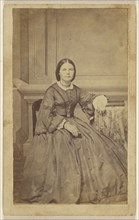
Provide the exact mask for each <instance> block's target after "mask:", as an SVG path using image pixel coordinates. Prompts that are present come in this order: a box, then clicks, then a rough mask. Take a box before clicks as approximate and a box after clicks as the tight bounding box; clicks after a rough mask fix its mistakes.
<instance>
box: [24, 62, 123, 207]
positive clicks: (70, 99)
mask: <svg viewBox="0 0 139 220" xmlns="http://www.w3.org/2000/svg"><path fill="white" fill-rule="evenodd" d="M75 76H76V68H75V64H74V63H73V61H71V60H70V59H62V60H61V61H60V62H59V63H58V65H57V68H56V79H57V82H56V83H54V84H53V85H51V86H50V87H49V88H48V89H47V90H46V92H45V95H44V98H43V101H42V103H41V107H40V109H39V114H38V120H37V124H36V130H35V136H34V138H33V143H32V149H31V151H30V153H29V155H28V156H27V158H26V161H25V166H24V180H23V187H22V199H23V200H24V201H28V202H38V203H72V204H73V203H78V204H79V203H105V201H107V202H109V203H110V202H111V201H112V200H111V198H113V201H122V200H125V201H126V196H127V165H126V161H127V156H126V150H125V149H124V147H123V146H117V145H116V144H115V143H114V142H113V141H112V140H111V139H110V138H108V137H106V136H103V135H102V134H99V133H98V132H97V131H96V130H95V129H94V128H93V126H92V123H91V122H92V121H93V118H94V107H93V104H92V101H93V99H94V98H95V95H93V94H89V95H85V94H84V93H83V92H82V90H81V89H80V88H78V87H77V86H76V85H74V84H72V81H73V80H74V78H75ZM77 103H79V104H80V106H81V108H82V110H83V112H84V113H85V114H86V116H87V117H88V119H89V122H90V123H86V122H84V121H82V120H81V119H79V118H78V117H75V116H74V110H75V108H76V105H77Z"/></svg>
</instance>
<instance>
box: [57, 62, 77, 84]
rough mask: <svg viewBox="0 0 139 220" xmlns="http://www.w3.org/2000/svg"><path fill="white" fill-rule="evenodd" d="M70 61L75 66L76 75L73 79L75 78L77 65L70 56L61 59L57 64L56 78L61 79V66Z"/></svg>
mask: <svg viewBox="0 0 139 220" xmlns="http://www.w3.org/2000/svg"><path fill="white" fill-rule="evenodd" d="M67 62H68V63H70V64H72V66H73V68H74V76H73V78H72V80H71V81H73V80H74V79H75V76H76V67H75V64H74V62H73V61H72V60H70V59H68V58H64V59H62V60H60V61H59V63H58V64H57V67H56V71H55V74H56V79H57V81H60V75H59V72H60V68H61V66H62V65H63V64H64V63H67Z"/></svg>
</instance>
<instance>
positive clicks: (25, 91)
mask: <svg viewBox="0 0 139 220" xmlns="http://www.w3.org/2000/svg"><path fill="white" fill-rule="evenodd" d="M14 86H15V87H16V89H17V90H18V91H19V92H20V93H21V95H22V97H23V99H24V100H25V101H26V102H27V104H28V112H27V114H28V131H29V132H28V138H27V141H26V142H25V143H24V144H23V153H24V156H26V155H27V154H28V151H29V148H30V146H31V141H32V139H33V116H32V105H33V103H34V102H35V101H37V100H39V99H42V98H43V95H44V92H45V90H46V89H47V88H48V87H49V85H48V84H47V85H37V84H28V83H25V82H23V81H22V80H20V79H14Z"/></svg>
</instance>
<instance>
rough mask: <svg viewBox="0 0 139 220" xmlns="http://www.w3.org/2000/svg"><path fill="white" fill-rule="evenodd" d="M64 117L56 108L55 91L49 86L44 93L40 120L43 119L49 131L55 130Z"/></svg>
mask: <svg viewBox="0 0 139 220" xmlns="http://www.w3.org/2000/svg"><path fill="white" fill-rule="evenodd" d="M63 119H64V117H63V116H61V115H58V114H57V112H56V108H55V102H54V91H53V89H52V88H49V89H48V90H47V91H46V92H45V95H44V98H43V101H42V104H41V107H40V111H39V115H38V120H41V121H42V123H43V124H44V126H45V127H46V129H47V131H48V132H50V133H51V132H53V131H55V130H56V129H57V128H58V126H59V124H60V123H61V122H62V121H63Z"/></svg>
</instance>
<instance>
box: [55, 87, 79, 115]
mask: <svg viewBox="0 0 139 220" xmlns="http://www.w3.org/2000/svg"><path fill="white" fill-rule="evenodd" d="M52 89H53V90H54V91H53V92H54V111H56V112H57V114H59V115H62V116H65V117H72V116H73V115H74V110H75V107H76V104H77V103H78V102H79V91H78V88H77V87H76V86H73V89H68V90H66V91H65V90H63V89H62V88H60V87H59V86H58V85H57V84H54V85H53V86H52Z"/></svg>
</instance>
